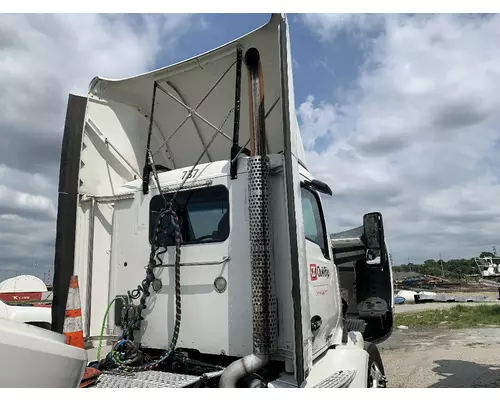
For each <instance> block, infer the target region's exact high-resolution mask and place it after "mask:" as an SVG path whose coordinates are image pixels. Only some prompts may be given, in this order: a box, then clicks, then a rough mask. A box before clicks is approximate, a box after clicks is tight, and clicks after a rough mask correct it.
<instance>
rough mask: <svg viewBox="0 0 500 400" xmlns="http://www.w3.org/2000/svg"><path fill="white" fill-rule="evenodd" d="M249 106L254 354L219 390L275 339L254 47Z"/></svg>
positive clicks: (264, 354)
mask: <svg viewBox="0 0 500 400" xmlns="http://www.w3.org/2000/svg"><path fill="white" fill-rule="evenodd" d="M245 63H246V65H247V69H248V78H249V79H248V81H249V91H248V92H249V107H250V158H249V159H248V205H249V210H248V212H249V231H250V265H251V269H252V281H251V285H252V325H253V354H249V355H248V356H245V357H243V358H241V359H239V360H237V361H235V362H234V363H232V364H231V365H229V366H228V367H227V368H226V370H225V371H224V373H223V374H222V376H221V379H220V382H219V387H236V384H237V382H238V381H239V380H240V379H241V378H243V377H245V376H248V375H250V374H251V373H254V372H257V371H259V370H260V369H261V368H263V367H264V366H265V365H266V364H267V363H268V362H269V360H270V358H271V353H272V352H273V350H274V346H275V342H276V337H277V317H276V297H275V296H274V288H273V284H272V271H271V239H270V218H269V184H268V179H269V170H270V166H269V159H268V157H267V154H266V129H265V109H264V79H263V73H262V66H261V62H260V54H259V51H258V50H257V49H256V48H251V49H249V50H248V51H247V52H246V53H245Z"/></svg>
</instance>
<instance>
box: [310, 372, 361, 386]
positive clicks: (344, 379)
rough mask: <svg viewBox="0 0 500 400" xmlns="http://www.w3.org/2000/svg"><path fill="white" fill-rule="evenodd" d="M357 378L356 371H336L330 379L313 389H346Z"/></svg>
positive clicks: (324, 380)
mask: <svg viewBox="0 0 500 400" xmlns="http://www.w3.org/2000/svg"><path fill="white" fill-rule="evenodd" d="M355 376H356V370H355V369H345V370H340V371H335V372H334V373H333V374H332V375H330V376H329V377H328V378H326V379H323V380H322V381H321V382H320V383H317V384H316V385H314V386H313V388H345V387H347V386H349V385H350V383H351V382H352V381H353V379H354V377H355Z"/></svg>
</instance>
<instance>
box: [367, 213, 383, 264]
mask: <svg viewBox="0 0 500 400" xmlns="http://www.w3.org/2000/svg"><path fill="white" fill-rule="evenodd" d="M363 233H364V242H365V252H366V253H365V254H366V264H367V265H381V264H383V263H384V261H385V260H384V257H385V240H384V225H383V223H382V214H380V213H379V212H373V213H369V214H365V215H364V216H363Z"/></svg>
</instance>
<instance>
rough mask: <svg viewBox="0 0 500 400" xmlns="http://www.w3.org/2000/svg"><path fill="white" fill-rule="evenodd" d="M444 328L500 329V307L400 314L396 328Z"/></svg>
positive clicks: (396, 319)
mask: <svg viewBox="0 0 500 400" xmlns="http://www.w3.org/2000/svg"><path fill="white" fill-rule="evenodd" d="M399 325H406V326H408V327H410V328H416V327H443V328H451V329H464V328H487V327H497V326H498V327H500V305H498V304H496V305H491V306H489V305H478V306H466V305H463V304H459V305H457V306H455V307H453V308H448V309H437V310H425V311H421V312H405V313H398V314H396V316H395V323H394V326H399Z"/></svg>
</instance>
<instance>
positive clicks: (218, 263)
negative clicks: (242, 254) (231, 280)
mask: <svg viewBox="0 0 500 400" xmlns="http://www.w3.org/2000/svg"><path fill="white" fill-rule="evenodd" d="M228 261H231V257H229V256H224V257H222V259H221V260H220V261H196V262H188V263H181V264H180V266H181V267H190V266H197V265H220V264H224V263H225V262H228ZM174 266H175V264H162V265H158V267H157V268H160V267H174Z"/></svg>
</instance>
